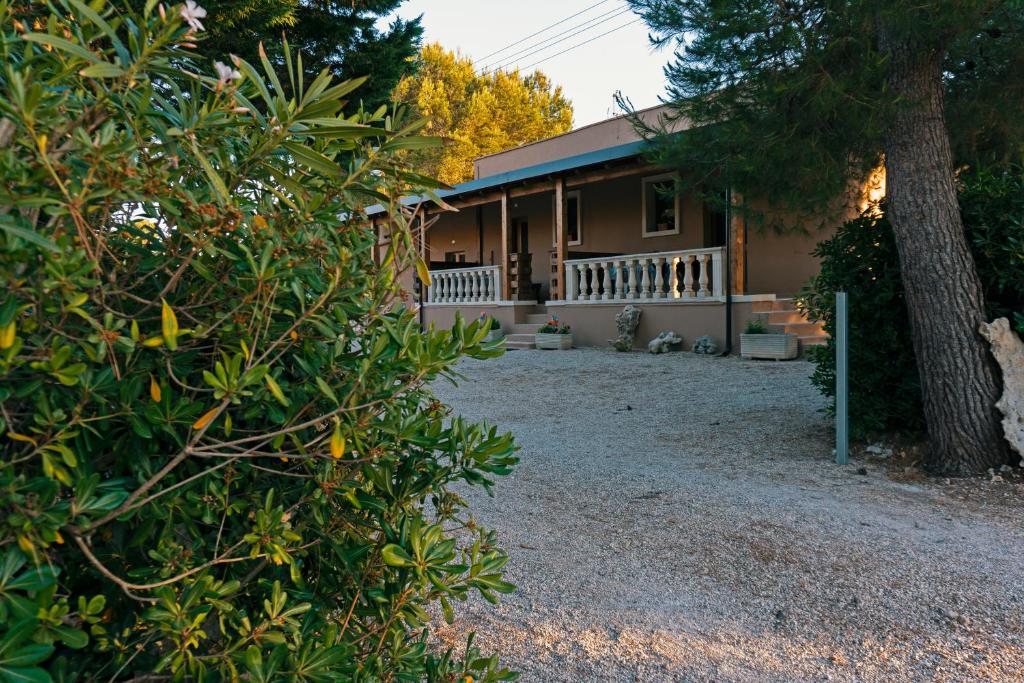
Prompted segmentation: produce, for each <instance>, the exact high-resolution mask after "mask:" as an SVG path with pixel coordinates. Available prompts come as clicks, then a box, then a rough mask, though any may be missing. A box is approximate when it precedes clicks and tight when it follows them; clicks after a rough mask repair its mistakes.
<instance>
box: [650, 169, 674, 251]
mask: <svg viewBox="0 0 1024 683" xmlns="http://www.w3.org/2000/svg"><path fill="white" fill-rule="evenodd" d="M679 199H680V198H679V195H678V194H676V187H675V178H674V177H673V176H672V175H671V174H666V175H659V176H652V177H650V178H644V179H643V236H644V237H656V236H658V235H678V234H679V208H680V201H679Z"/></svg>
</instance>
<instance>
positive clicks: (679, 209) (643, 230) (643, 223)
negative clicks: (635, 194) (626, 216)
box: [640, 173, 683, 239]
mask: <svg viewBox="0 0 1024 683" xmlns="http://www.w3.org/2000/svg"><path fill="white" fill-rule="evenodd" d="M666 180H671V181H673V182H675V181H676V174H674V173H661V174H659V175H652V176H645V177H643V178H641V179H640V234H641V236H642V237H643V238H644V239H647V238H649V237H663V236H665V235H678V234H679V229H680V227H681V224H682V220H683V195H682V193H676V196H675V203H676V211H675V214H676V216H675V225H674V226H673V227H672V229H671V230H656V231H653V232H649V231H648V230H647V186H648V185H650V184H652V183H660V182H664V181H666Z"/></svg>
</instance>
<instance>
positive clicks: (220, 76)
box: [0, 0, 515, 683]
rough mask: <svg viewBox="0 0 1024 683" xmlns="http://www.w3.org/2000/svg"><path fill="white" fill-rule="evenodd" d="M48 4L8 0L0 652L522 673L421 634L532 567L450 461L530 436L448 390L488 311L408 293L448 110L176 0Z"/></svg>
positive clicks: (27, 668) (326, 676)
mask: <svg viewBox="0 0 1024 683" xmlns="http://www.w3.org/2000/svg"><path fill="white" fill-rule="evenodd" d="M52 7H53V12H52V14H50V15H49V16H47V17H46V18H45V19H44V20H41V21H40V22H39V23H38V24H37V25H36V26H27V25H25V24H24V23H23V22H20V21H18V20H17V19H16V18H14V16H13V15H12V9H11V6H10V5H9V4H7V2H5V1H0V31H2V33H0V51H2V54H3V60H4V64H5V68H4V70H3V72H2V74H0V173H2V176H3V178H4V182H3V183H2V184H0V207H2V211H0V282H2V283H3V287H2V290H0V456H2V457H0V510H2V517H0V518H2V520H3V529H2V532H0V538H2V543H0V679H3V680H11V681H14V680H17V681H49V680H58V681H69V682H70V681H86V680H90V681H91V680H104V681H107V680H109V681H115V680H163V679H167V680H171V679H173V680H203V681H228V680H248V681H266V682H268V683H269V682H271V681H274V682H277V681H335V680H336V681H371V680H430V681H454V680H459V681H462V680H477V681H494V680H506V679H509V678H512V677H513V675H512V674H510V673H508V672H507V671H504V670H502V669H500V668H499V667H498V664H497V662H496V659H495V658H493V657H486V656H483V655H481V654H480V653H479V652H478V651H477V650H476V649H475V648H472V647H470V646H468V645H467V651H466V652H464V653H463V652H460V653H457V654H456V653H453V652H447V653H446V652H444V651H442V650H438V649H437V647H436V645H432V644H431V643H430V641H429V640H428V633H427V625H428V623H429V621H430V618H431V617H430V615H429V614H428V613H427V611H426V608H427V607H429V606H431V605H439V608H440V610H439V611H441V612H443V613H444V614H445V615H446V616H447V617H449V618H450V617H451V615H452V610H453V606H454V604H456V603H457V602H458V601H460V600H463V599H465V598H466V597H467V596H468V595H469V594H470V593H477V592H478V593H480V594H482V595H483V596H484V597H485V598H487V599H489V600H492V601H493V600H496V599H497V596H498V594H500V593H504V592H507V591H509V590H511V589H512V586H511V585H510V584H508V583H507V582H505V581H504V580H503V579H502V566H503V565H504V564H505V562H506V559H507V557H506V555H505V553H504V552H503V551H502V550H501V549H500V548H498V547H496V545H495V538H494V535H493V533H492V532H489V531H487V530H486V529H482V528H480V527H479V526H477V525H476V524H475V523H473V521H472V519H471V518H470V517H469V515H468V511H467V510H466V509H465V504H464V502H463V500H462V499H461V498H460V497H459V495H457V494H456V493H455V492H454V491H453V490H452V488H451V487H452V484H454V483H456V482H463V483H464V484H468V485H477V486H484V487H486V488H488V489H489V488H490V486H491V484H492V479H493V477H494V476H497V475H502V474H505V473H507V472H508V471H509V469H510V467H511V466H512V465H513V464H514V462H515V457H514V456H513V450H514V446H513V443H512V440H511V437H510V436H509V435H503V434H499V433H497V432H496V430H495V429H494V428H491V427H487V426H485V425H480V424H472V423H468V422H465V421H463V420H462V419H460V418H458V417H453V416H452V415H451V414H450V410H449V409H448V408H447V407H446V406H444V405H443V404H441V403H440V402H439V401H437V400H436V399H435V398H434V396H433V395H432V394H431V392H430V390H429V388H428V383H429V382H430V381H431V380H432V379H434V378H438V377H443V376H449V377H450V376H452V370H451V367H452V364H453V363H454V362H455V361H456V360H457V359H458V358H459V357H460V356H463V355H466V354H468V355H470V356H473V357H476V358H487V357H491V356H494V355H496V354H497V353H498V351H497V350H495V349H494V348H492V347H489V346H485V345H482V342H481V340H482V338H483V336H484V334H485V333H486V329H484V328H483V327H481V326H479V325H478V324H476V323H472V324H469V325H465V324H461V323H459V324H457V325H456V326H455V328H454V329H453V330H452V331H451V332H450V333H449V332H447V331H446V332H434V331H428V332H421V331H420V330H419V328H418V326H417V324H416V320H415V317H414V315H413V314H412V313H411V312H410V311H408V310H406V309H405V308H404V307H403V306H401V305H400V304H398V303H396V302H397V301H398V299H399V296H400V292H399V288H398V285H397V277H396V273H397V272H399V271H401V270H403V269H404V268H407V267H410V266H411V265H412V264H413V263H414V261H415V256H414V254H415V249H414V248H413V243H412V238H411V236H410V232H409V229H408V225H409V219H408V217H407V216H405V215H403V214H402V212H401V211H400V210H399V208H398V203H397V199H396V198H397V197H399V196H401V195H402V194H404V193H405V192H409V191H417V192H423V191H427V192H429V191H430V186H429V185H426V186H425V185H424V183H425V181H423V180H422V178H420V177H419V176H417V175H415V174H410V173H408V172H407V171H405V169H404V167H403V166H402V165H401V163H399V162H398V161H397V156H396V155H398V154H399V153H400V152H401V151H402V150H404V149H407V148H414V147H420V146H422V145H424V144H426V142H427V141H426V140H425V138H423V137H420V136H417V135H415V129H416V125H411V124H410V125H406V122H404V121H403V120H402V118H401V117H397V118H396V117H395V116H392V115H389V114H388V113H387V112H386V111H385V110H383V109H382V110H380V111H378V112H374V113H367V112H362V111H358V112H356V113H353V114H351V115H344V114H342V113H341V112H342V111H343V110H344V105H345V99H346V98H347V97H349V95H350V93H353V92H355V89H356V87H357V86H358V85H359V82H358V81H350V82H344V83H338V84H335V83H333V82H332V79H331V75H330V73H329V71H328V70H325V71H324V72H323V73H322V74H320V75H319V76H318V77H317V78H315V79H312V80H308V81H306V82H305V83H304V84H301V81H300V80H299V79H297V78H296V77H295V76H296V75H295V71H296V70H297V69H293V70H292V71H291V76H292V78H293V79H295V80H294V81H293V82H292V84H291V91H292V92H293V93H294V95H293V96H292V97H286V96H285V95H283V94H282V93H283V91H284V88H283V87H282V85H281V84H280V83H279V82H278V81H277V76H276V72H275V70H274V69H273V68H272V67H271V65H270V63H269V62H268V61H267V60H263V64H262V65H261V66H260V67H254V66H253V65H251V64H250V63H248V62H247V61H244V60H239V61H238V62H237V63H236V64H235V65H234V67H228V66H225V65H223V64H217V65H211V64H210V62H209V61H207V60H201V59H199V58H198V57H197V56H195V55H193V54H190V53H189V52H188V50H187V49H186V47H187V45H188V44H190V43H191V42H192V41H193V39H194V31H193V30H192V29H191V28H190V27H188V26H187V25H185V23H184V22H183V21H182V19H183V15H182V11H183V10H182V6H180V5H179V6H176V7H173V8H170V9H166V10H165V8H164V7H158V6H157V4H156V3H155V2H149V3H148V4H147V5H146V7H145V8H144V10H143V11H140V12H133V11H126V10H123V9H121V8H118V9H117V10H114V9H112V8H111V7H109V6H106V5H104V4H103V3H102V2H93V3H92V4H91V5H85V4H83V3H82V2H80V0H65V1H64V2H62V3H60V4H54V5H53V6H52ZM184 13H185V14H186V15H187V10H186V11H185V12H184ZM184 18H189V17H184ZM211 66H216V69H213V68H211ZM368 201H373V202H384V203H385V205H387V206H389V207H391V208H392V210H393V211H394V213H393V216H394V226H393V239H392V246H391V247H390V248H389V250H388V252H387V253H386V254H385V255H384V256H385V258H384V264H383V265H381V266H378V265H377V262H376V260H375V258H374V256H373V249H374V243H375V237H374V235H373V233H372V231H371V230H370V229H369V227H368V226H367V225H366V222H365V220H364V219H362V218H361V217H360V216H361V214H360V211H359V207H360V206H362V205H363V204H364V203H366V202H368Z"/></svg>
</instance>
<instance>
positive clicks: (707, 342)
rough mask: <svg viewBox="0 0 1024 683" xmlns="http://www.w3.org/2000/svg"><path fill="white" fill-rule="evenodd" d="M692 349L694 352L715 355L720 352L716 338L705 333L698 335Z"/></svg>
mask: <svg viewBox="0 0 1024 683" xmlns="http://www.w3.org/2000/svg"><path fill="white" fill-rule="evenodd" d="M691 350H692V351H693V352H694V353H699V354H702V355H705V356H713V355H715V354H716V353H718V344H716V343H715V340H714V339H712V338H711V335H709V334H705V335H702V336H700V337H697V338H696V339H695V340H694V341H693V346H692V347H691Z"/></svg>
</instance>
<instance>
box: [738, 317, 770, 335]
mask: <svg viewBox="0 0 1024 683" xmlns="http://www.w3.org/2000/svg"><path fill="white" fill-rule="evenodd" d="M767 331H768V328H767V327H765V324H764V320H762V319H761V318H751V319H750V320H748V321H747V324H746V325H745V326H744V327H743V334H765V333H766V332H767Z"/></svg>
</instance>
